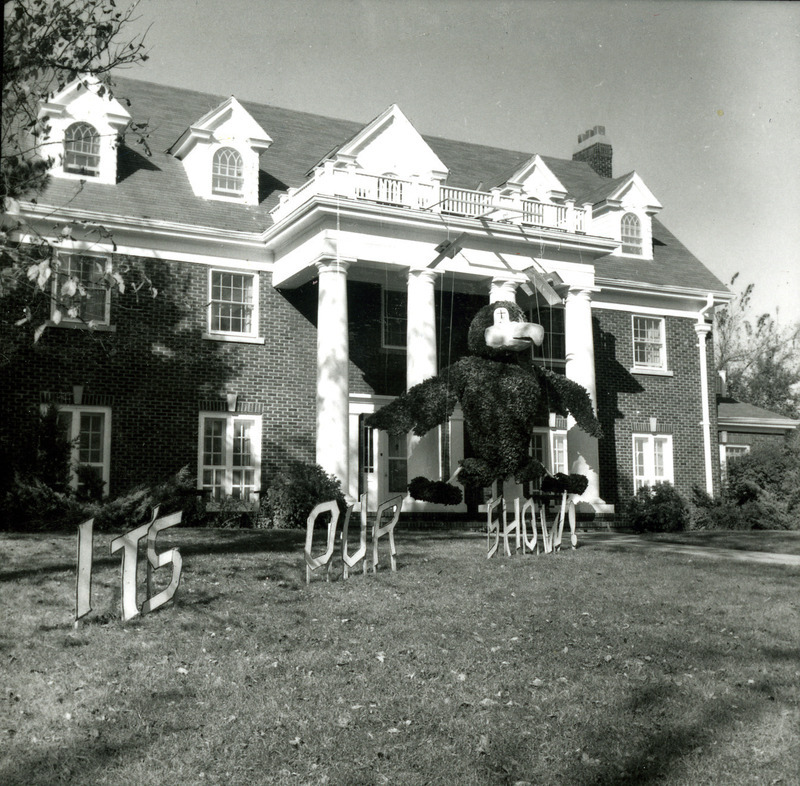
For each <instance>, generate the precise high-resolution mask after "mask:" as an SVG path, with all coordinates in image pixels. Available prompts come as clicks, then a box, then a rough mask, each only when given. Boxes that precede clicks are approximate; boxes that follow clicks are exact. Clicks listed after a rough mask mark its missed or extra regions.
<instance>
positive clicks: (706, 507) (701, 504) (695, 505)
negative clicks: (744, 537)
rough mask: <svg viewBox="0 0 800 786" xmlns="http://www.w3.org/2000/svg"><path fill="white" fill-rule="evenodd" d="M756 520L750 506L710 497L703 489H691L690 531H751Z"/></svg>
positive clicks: (722, 498)
mask: <svg viewBox="0 0 800 786" xmlns="http://www.w3.org/2000/svg"><path fill="white" fill-rule="evenodd" d="M756 518H757V514H756V512H755V511H754V510H753V506H752V505H749V504H747V505H736V504H735V503H734V502H732V501H731V500H729V499H726V498H724V497H712V496H711V495H710V494H709V493H708V492H706V491H705V490H704V489H701V488H699V487H698V486H695V487H694V488H693V489H692V507H691V525H692V529H731V530H744V529H753V526H754V521H755V520H756Z"/></svg>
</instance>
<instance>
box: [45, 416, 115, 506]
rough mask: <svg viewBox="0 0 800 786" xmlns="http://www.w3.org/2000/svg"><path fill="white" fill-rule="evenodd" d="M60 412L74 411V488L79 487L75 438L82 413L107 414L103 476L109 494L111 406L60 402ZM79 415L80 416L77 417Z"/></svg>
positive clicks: (71, 485) (104, 491)
mask: <svg viewBox="0 0 800 786" xmlns="http://www.w3.org/2000/svg"><path fill="white" fill-rule="evenodd" d="M46 410H47V405H46V404H44V405H42V412H45V411H46ZM58 411H59V412H71V413H72V424H71V426H72V428H71V431H70V434H69V440H70V441H71V442H73V445H72V452H71V454H70V481H69V485H70V487H71V488H73V489H77V488H78V474H77V468H78V467H79V466H80V461H79V459H78V457H79V446H78V445H77V444H76V443H75V440H76V439H77V438H78V437H80V422H81V421H80V415H81V414H84V413H90V414H94V413H100V414H102V415H105V425H104V428H103V467H102V472H101V477H102V479H103V483H104V485H103V496H104V497H107V496H108V490H109V482H110V480H111V407H100V406H92V405H84V404H80V405H77V404H59V405H58ZM76 415H78V417H75V416H76Z"/></svg>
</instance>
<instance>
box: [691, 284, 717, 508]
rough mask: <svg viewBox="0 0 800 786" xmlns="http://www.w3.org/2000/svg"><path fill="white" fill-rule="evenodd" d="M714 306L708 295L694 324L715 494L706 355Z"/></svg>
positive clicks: (706, 453)
mask: <svg viewBox="0 0 800 786" xmlns="http://www.w3.org/2000/svg"><path fill="white" fill-rule="evenodd" d="M713 307H714V296H713V295H712V294H710V293H709V294H708V295H707V296H706V304H705V306H704V307H703V308H701V309H700V311H699V312H698V314H697V324H696V325H695V326H694V329H695V332H696V333H697V340H698V343H697V346H698V348H699V350H700V399H701V403H702V408H703V419H702V420H701V421H700V425H701V426H702V427H703V457H704V462H705V468H706V492H707V493H708V494H711V495H713V494H714V469H713V466H712V464H711V411H710V408H709V399H708V359H707V357H706V339H707V338H708V334H709V333H710V332H711V324H710V323H709V322H706V314H707V313H708V312H709V311H710V310H711V309H712V308H713Z"/></svg>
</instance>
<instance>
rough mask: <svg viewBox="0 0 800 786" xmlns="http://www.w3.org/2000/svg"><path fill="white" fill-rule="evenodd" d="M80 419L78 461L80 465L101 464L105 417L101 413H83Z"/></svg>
mask: <svg viewBox="0 0 800 786" xmlns="http://www.w3.org/2000/svg"><path fill="white" fill-rule="evenodd" d="M80 417H81V421H80V423H81V425H80V434H79V439H78V461H79V462H80V463H81V464H102V463H103V426H104V421H105V416H104V415H103V413H102V412H91V413H89V412H84V413H81V416H80Z"/></svg>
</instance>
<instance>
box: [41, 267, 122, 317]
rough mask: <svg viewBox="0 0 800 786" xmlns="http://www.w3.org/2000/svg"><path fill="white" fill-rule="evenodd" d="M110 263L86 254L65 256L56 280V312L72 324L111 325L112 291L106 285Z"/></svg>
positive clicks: (54, 307) (54, 292)
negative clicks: (105, 280)
mask: <svg viewBox="0 0 800 786" xmlns="http://www.w3.org/2000/svg"><path fill="white" fill-rule="evenodd" d="M108 263H109V260H108V259H106V258H105V257H92V256H87V255H85V254H69V255H61V258H60V260H59V263H58V266H57V273H56V275H55V276H54V277H53V312H55V311H56V310H59V311H60V312H61V318H62V319H63V320H66V321H68V322H92V323H95V324H100V325H108V324H109V321H110V312H111V290H110V289H109V288H108V287H107V286H106V285H105V284H104V282H103V278H104V276H105V269H106V266H107V265H108Z"/></svg>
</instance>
